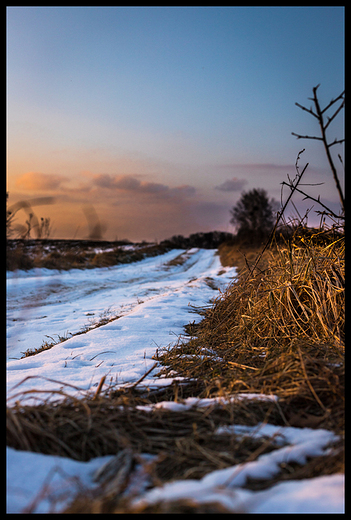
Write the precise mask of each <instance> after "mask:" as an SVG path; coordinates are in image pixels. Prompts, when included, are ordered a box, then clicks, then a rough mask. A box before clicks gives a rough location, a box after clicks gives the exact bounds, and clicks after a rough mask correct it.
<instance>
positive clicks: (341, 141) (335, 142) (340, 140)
mask: <svg viewBox="0 0 351 520" xmlns="http://www.w3.org/2000/svg"><path fill="white" fill-rule="evenodd" d="M344 141H345V139H336V138H335V139H334V141H333V142H332V143H329V144H328V148H330V147H331V146H333V145H334V144H341V143H343V142H344Z"/></svg>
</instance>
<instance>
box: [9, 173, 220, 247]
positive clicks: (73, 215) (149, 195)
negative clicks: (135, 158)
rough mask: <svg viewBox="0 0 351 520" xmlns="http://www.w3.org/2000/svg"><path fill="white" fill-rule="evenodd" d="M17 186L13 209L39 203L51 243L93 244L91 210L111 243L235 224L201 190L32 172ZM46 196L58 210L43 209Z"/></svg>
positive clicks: (20, 217)
mask: <svg viewBox="0 0 351 520" xmlns="http://www.w3.org/2000/svg"><path fill="white" fill-rule="evenodd" d="M139 177H144V178H143V179H142V180H140V178H139ZM15 186H16V188H20V191H18V192H17V191H12V192H10V193H9V204H13V203H14V202H18V201H19V200H22V201H24V200H27V202H28V203H29V204H30V203H31V201H33V205H34V207H33V212H34V213H35V214H36V216H37V218H38V219H40V218H50V220H51V224H52V234H51V235H50V238H67V239H72V238H76V239H83V238H88V236H89V233H90V231H89V230H90V229H91V225H90V224H89V219H88V218H87V211H86V208H87V207H88V206H89V207H90V208H91V212H93V213H94V214H96V218H97V219H98V221H99V229H101V230H103V231H104V232H103V234H102V236H101V238H103V239H105V240H115V239H116V238H118V239H129V240H131V241H142V240H148V241H154V240H163V239H165V238H169V237H171V236H173V235H178V234H182V235H188V234H191V233H195V232H198V231H211V230H214V229H223V222H224V223H226V222H228V221H229V217H228V215H229V213H228V208H226V207H223V205H222V204H216V203H209V202H206V201H205V200H203V199H202V197H201V195H199V194H198V193H197V191H196V189H195V187H193V186H190V185H187V184H182V185H175V186H170V185H168V184H163V183H160V182H153V179H150V180H148V179H145V175H143V176H140V175H138V174H137V175H118V174H116V175H113V174H102V173H101V174H90V173H89V172H84V173H83V174H81V175H80V176H75V178H72V180H70V179H69V178H68V177H66V176H63V175H56V174H46V173H43V172H26V173H24V174H22V175H21V176H20V177H18V178H17V180H16V182H15ZM43 195H50V196H54V197H55V204H51V205H50V206H48V205H46V206H42V207H40V209H39V208H37V207H36V203H35V201H36V200H37V198H38V197H39V196H40V197H42V196H43ZM34 203H35V204H34ZM16 218H17V222H22V223H23V224H24V223H25V220H26V218H27V215H26V214H25V213H24V212H23V211H20V212H18V214H17V215H16ZM226 230H227V229H226ZM32 236H35V235H34V233H33V234H32Z"/></svg>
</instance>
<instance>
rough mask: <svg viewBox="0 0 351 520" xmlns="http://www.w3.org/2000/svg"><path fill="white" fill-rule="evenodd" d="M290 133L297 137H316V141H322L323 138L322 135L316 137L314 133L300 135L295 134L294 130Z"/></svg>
mask: <svg viewBox="0 0 351 520" xmlns="http://www.w3.org/2000/svg"><path fill="white" fill-rule="evenodd" d="M291 133H292V135H295V136H296V137H297V138H298V139H316V140H317V141H323V138H322V137H316V136H314V135H300V134H295V132H291Z"/></svg>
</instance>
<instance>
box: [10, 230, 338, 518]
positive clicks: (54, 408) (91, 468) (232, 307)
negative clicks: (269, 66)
mask: <svg viewBox="0 0 351 520" xmlns="http://www.w3.org/2000/svg"><path fill="white" fill-rule="evenodd" d="M36 245H37V244H33V248H34V247H35V246H36ZM45 245H46V246H48V244H40V247H41V250H40V251H39V250H36V251H34V249H33V251H32V253H28V251H27V253H26V255H25V256H26V257H27V262H28V263H27V266H28V270H23V269H24V268H25V265H23V264H22V269H17V270H11V271H8V276H7V283H8V285H7V295H8V296H7V323H8V340H7V385H8V390H7V392H8V409H7V414H8V418H7V429H8V437H7V445H8V448H7V455H8V489H7V500H8V512H17V513H19V512H29V513H38V512H61V511H64V512H67V513H73V514H74V513H85V512H86V513H106V512H107V513H130V514H133V513H134V514H135V513H137V514H141V513H143V514H147V513H188V512H190V513H224V514H225V513H227V514H228V513H240V512H244V513H259V512H260V513H288V512H295V513H306V512H312V513H313V512H314V513H321V512H323V513H324V512H329V513H333V512H338V513H341V512H343V511H344V483H343V482H344V466H343V436H344V321H345V317H344V276H345V273H344V239H343V236H339V235H338V236H329V235H328V234H325V233H319V234H318V233H317V234H315V235H313V234H311V235H306V236H295V237H293V238H292V239H291V240H289V241H287V242H286V243H285V242H281V243H279V244H276V245H272V247H270V248H269V249H268V250H267V251H266V252H265V254H264V255H263V257H262V259H261V260H260V262H259V263H258V264H257V267H256V268H255V270H252V269H253V265H254V263H255V260H256V259H257V255H258V253H259V251H260V250H259V249H257V248H254V247H249V246H245V247H241V248H240V247H239V246H237V245H233V243H230V242H229V243H228V242H227V243H224V244H222V245H220V246H219V248H218V249H216V248H212V249H211V248H209V249H203V248H201V247H200V248H199V247H191V244H190V247H185V248H177V249H175V248H174V244H168V245H167V244H163V245H162V248H159V247H158V246H156V245H153V246H151V245H149V246H146V245H145V244H144V245H138V246H137V247H133V246H132V245H131V244H113V245H111V244H110V245H109V244H106V245H105V246H103V247H102V244H100V246H98V245H96V244H95V245H92V244H90V246H89V247H90V249H87V248H86V249H85V250H84V251H80V254H79V255H78V254H77V252H76V253H75V254H74V255H73V258H72V257H71V259H70V257H67V255H68V254H69V251H67V252H63V253H62V254H61V257H60V255H59V254H58V252H57V249H58V248H57V244H56V249H55V250H54V251H49V249H47V251H46V252H45V254H43V251H44V246H45ZM187 245H188V244H187ZM210 245H211V244H210ZM17 246H18V244H17ZM25 246H26V244H22V245H20V247H22V248H23V247H25ZM71 246H72V244H71ZM85 247H87V246H85ZM215 247H217V246H215ZM94 248H95V249H94ZM99 248H100V249H99ZM71 249H72V248H71ZM14 251H19V249H18V248H17V249H16V248H14ZM22 253H23V250H22ZM52 253H54V255H52V257H51V260H52V261H53V262H54V261H55V262H56V263H53V264H51V265H49V264H45V263H44V260H45V262H47V261H48V260H50V258H49V259H48V258H47V257H49V256H50V254H52ZM117 253H118V254H119V260H118V261H117V260H116V259H117V258H118V254H117ZM55 255H56V258H55ZM127 255H128V258H127ZM134 255H139V256H138V257H137V256H134ZM78 257H81V258H85V260H84V261H83V260H82V261H81V265H80V269H78V268H77V266H76V265H75V266H73V265H72V262H76V261H77V259H78ZM99 257H100V258H99ZM11 258H12V261H11V263H12V266H15V267H20V266H21V263H20V262H22V261H23V258H22V259H21V255H20V254H19V253H18V257H17V260H16V254H15V253H14V252H12V256H11ZM34 258H36V260H35V261H34ZM94 258H95V260H94ZM15 261H16V262H17V264H15V263H14V262H15ZM60 261H62V262H63V263H64V265H61V266H60ZM69 262H71V263H69ZM104 262H105V264H104ZM60 267H63V268H64V269H65V270H61V271H60V270H58V268H60ZM33 467H35V468H36V471H35V472H34V473H33Z"/></svg>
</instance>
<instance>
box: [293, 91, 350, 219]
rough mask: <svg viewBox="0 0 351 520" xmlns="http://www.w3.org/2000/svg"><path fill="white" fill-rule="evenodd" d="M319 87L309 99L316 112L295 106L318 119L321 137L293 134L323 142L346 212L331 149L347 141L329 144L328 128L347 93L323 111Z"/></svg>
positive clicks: (334, 100)
mask: <svg viewBox="0 0 351 520" xmlns="http://www.w3.org/2000/svg"><path fill="white" fill-rule="evenodd" d="M318 87H319V85H317V86H316V87H314V88H313V89H312V90H313V98H309V99H311V100H312V101H313V102H314V106H315V112H314V111H313V110H312V108H306V107H304V106H302V105H300V104H299V103H295V104H296V105H297V106H298V107H299V108H301V109H302V110H304V111H306V112H308V113H309V114H311V115H313V116H314V117H316V118H317V119H318V122H319V126H320V129H321V137H317V136H310V135H300V134H296V133H295V132H292V135H294V136H295V137H297V139H316V140H317V141H322V142H323V144H324V149H325V152H326V155H327V159H328V162H329V166H330V169H331V171H332V174H333V177H334V181H335V185H336V188H337V190H338V193H339V198H340V202H341V207H342V209H343V211H344V212H345V199H344V195H343V192H342V189H341V185H340V182H339V177H338V174H337V171H336V168H335V165H334V161H333V158H332V156H331V154H330V148H331V147H332V146H334V145H335V144H341V143H343V142H344V141H345V139H336V138H335V139H334V141H333V142H331V143H328V140H327V135H326V129H327V128H328V126H329V125H330V123H331V122H332V121H333V119H335V117H336V116H337V114H338V113H339V112H340V110H341V109H342V108H343V107H344V105H345V98H344V96H345V91H343V92H342V93H341V94H340V95H339V96H338V97H337V98H335V99H332V100H331V101H330V103H329V104H328V105H327V106H326V107H325V108H323V109H321V107H320V105H319V100H318V97H317V89H318ZM340 99H342V102H341V104H340V105H339V107H338V108H337V109H336V110H335V112H334V113H333V115H331V116H330V117H328V121H327V122H326V123H324V118H323V114H324V113H325V112H326V111H327V110H328V108H330V107H331V106H332V105H333V104H334V103H336V102H337V101H339V100H340ZM310 198H311V197H310Z"/></svg>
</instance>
